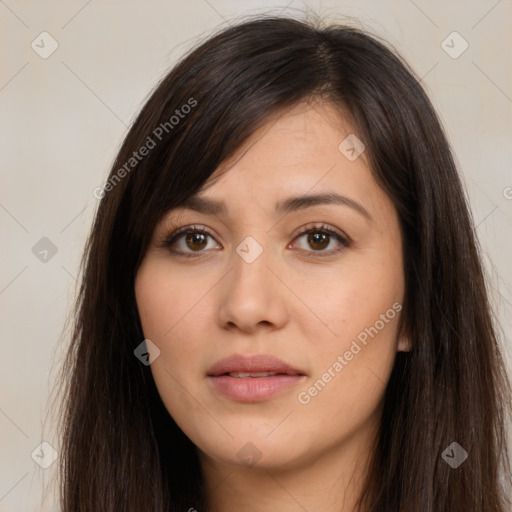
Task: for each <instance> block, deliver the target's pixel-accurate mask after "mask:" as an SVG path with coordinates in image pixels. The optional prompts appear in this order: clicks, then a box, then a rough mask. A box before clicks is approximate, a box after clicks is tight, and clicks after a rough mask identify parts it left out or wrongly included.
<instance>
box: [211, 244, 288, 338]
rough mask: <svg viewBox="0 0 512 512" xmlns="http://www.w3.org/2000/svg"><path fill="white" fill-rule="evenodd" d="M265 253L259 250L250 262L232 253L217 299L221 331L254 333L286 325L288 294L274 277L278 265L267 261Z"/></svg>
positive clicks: (277, 272)
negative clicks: (230, 265) (230, 264)
mask: <svg viewBox="0 0 512 512" xmlns="http://www.w3.org/2000/svg"><path fill="white" fill-rule="evenodd" d="M269 253H270V251H265V250H263V252H262V253H261V254H260V255H259V256H258V257H257V258H256V259H255V260H254V261H251V258H244V257H242V256H240V255H239V254H238V253H237V252H235V253H234V254H233V257H232V265H233V266H232V269H231V271H230V272H228V275H227V276H226V277H225V278H224V279H223V283H222V292H221V294H220V297H219V310H218V317H219V322H220V324H221V326H222V327H223V328H224V329H231V330H232V329H239V330H241V331H244V332H246V333H254V332H256V331H257V330H258V329H262V328H263V329H267V330H275V329H280V328H282V327H283V326H284V325H285V324H286V323H287V322H288V316H289V313H288V309H287V307H286V300H287V298H289V297H288V296H289V295H290V293H291V292H290V291H289V290H287V288H286V286H285V284H283V281H282V280H281V279H279V278H278V277H277V275H278V274H279V271H278V270H277V268H278V267H279V266H278V265H276V264H275V262H272V261H270V260H271V258H270V254H269ZM240 254H243V253H240ZM287 293H288V295H287ZM262 326H263V327H262Z"/></svg>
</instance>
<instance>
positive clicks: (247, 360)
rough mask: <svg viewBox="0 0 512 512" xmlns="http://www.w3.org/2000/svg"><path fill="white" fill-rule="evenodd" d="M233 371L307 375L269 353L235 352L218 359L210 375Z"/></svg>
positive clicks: (209, 371)
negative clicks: (244, 353)
mask: <svg viewBox="0 0 512 512" xmlns="http://www.w3.org/2000/svg"><path fill="white" fill-rule="evenodd" d="M232 372H246V373H256V372H270V373H283V374H286V375H305V373H304V372H302V371H301V370H298V369H297V368H294V367H293V366H291V365H289V364H287V363H285V362H284V361H282V360H281V359H278V358H277V357H274V356H271V355H268V354H254V355H241V354H233V355H231V356H228V357H225V358H224V359H220V360H219V361H217V362H216V363H215V364H214V365H213V366H212V367H211V368H210V369H209V370H208V375H209V376H210V377H217V376H219V375H224V374H227V373H232Z"/></svg>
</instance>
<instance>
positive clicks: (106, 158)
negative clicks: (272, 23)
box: [0, 0, 512, 512]
mask: <svg viewBox="0 0 512 512" xmlns="http://www.w3.org/2000/svg"><path fill="white" fill-rule="evenodd" d="M447 4H448V2H445V1H441V0H436V1H431V2H427V1H425V0H415V1H412V0H395V1H379V0H371V1H370V0H367V1H355V0H354V1H345V0H330V1H323V2H322V1H308V2H296V1H293V0H292V1H291V2H289V3H288V4H286V3H284V2H271V1H265V2H264V1H245V2H236V1H229V0H208V1H206V0H192V1H188V2H185V1H182V2H179V1H166V2H164V1H161V0H160V1H157V0H151V1H123V2H120V1H118V2H112V1H105V0H102V1H100V0H92V1H86V0H81V1H75V0H73V1H67V2H64V1H62V2H55V1H46V2H44V3H43V2H37V3H36V2H35V1H34V2H30V1H22V0H19V1H16V0H5V1H4V0H0V20H1V22H0V23H1V25H0V44H1V48H2V57H3V58H2V62H1V69H0V118H1V120H2V122H1V127H2V128H1V129H2V132H1V133H2V137H1V142H0V144H1V147H0V155H1V170H2V175H1V178H2V188H1V190H0V222H1V224H0V225H1V236H2V256H1V258H2V259H1V263H2V265H1V273H0V307H1V310H0V311H1V329H2V357H1V376H2V377H1V379H2V380H1V382H2V386H1V397H0V431H1V433H2V435H1V453H2V455H1V461H2V462H1V468H0V475H1V478H0V511H2V512H21V511H23V512H25V511H28V510H45V511H50V510H52V511H53V510H58V506H57V504H56V502H55V499H54V496H53V491H52V489H51V487H50V488H48V489H47V490H46V496H47V497H46V500H45V501H44V503H42V502H41V500H42V498H41V497H42V495H43V485H44V484H45V483H48V482H50V481H51V477H52V475H53V474H54V470H55V468H56V464H53V465H52V466H50V467H49V468H48V469H46V470H43V469H41V468H40V467H39V466H38V465H37V464H36V463H35V462H34V460H33V459H32V458H31V453H32V451H33V450H34V449H35V448H36V447H37V446H38V445H39V444H40V443H41V441H43V440H44V441H47V442H49V443H50V444H51V445H52V446H53V447H55V449H56V450H58V449H59V442H58V439H56V437H55V435H54V433H53V430H52V429H53V427H54V425H52V421H51V418H47V410H48V399H49V392H50V389H51V386H52V382H53V380H54V378H55V374H56V373H57V372H58V368H59V366H58V365H59V362H60V361H61V358H62V354H63V346H64V343H65V340H62V339H60V337H61V331H62V327H63V323H64V320H65V318H66V315H67V313H68V312H69V309H70V306H71V300H72V297H73V294H74V286H75V283H76V279H77V274H78V262H79V257H80V254H81V251H82V248H83V244H84V241H85V237H86V234H87V232H88V229H89V226H90V223H91V220H92V216H93V212H94V210H95V208H96V207H97V200H96V199H95V197H94V196H93V190H94V188H95V187H97V186H99V185H101V184H102V183H103V181H104V180H105V178H106V176H107V173H108V170H109V167H110V165H111V163H112V160H113V158H114V155H115V153H116V151H117V149H118V146H119V144H120V142H121V141H122V139H123V136H124V135H125V133H126V131H127V127H128V126H129V124H130V122H131V121H132V120H133V118H134V116H135V114H136V113H137V112H138V110H139V108H140V107H141V106H142V104H143V102H144V101H145V99H146V98H147V96H148V94H149V92H150V91H151V89H152V88H153V86H154V85H155V84H156V83H157V81H158V79H159V78H160V77H161V76H162V75H163V74H164V73H165V72H166V70H168V69H169V68H170V67H171V66H172V64H173V63H174V62H175V60H176V58H177V57H178V56H179V55H181V54H182V53H183V52H184V51H185V50H186V49H188V48H189V47H191V46H192V45H194V44H195V42H196V41H197V40H198V38H200V37H201V38H202V37H204V36H205V35H206V34H207V33H208V32H209V31H211V30H212V29H214V28H218V27H219V26H221V25H225V24H227V23H229V21H230V20H232V19H233V18H234V17H237V16H240V15H245V14H255V13H258V12H268V11H272V12H274V13H289V14H292V15H296V16H300V14H301V11H303V10H304V9H306V8H310V9H312V10H313V11H314V12H316V13H318V14H320V15H321V16H326V17H328V18H333V19H336V20H339V21H342V20H343V16H350V17H354V18H357V19H358V20H359V22H358V23H359V26H362V27H364V28H367V29H370V30H371V31H373V32H374V33H377V34H380V35H382V36H383V37H384V38H385V39H387V40H388V41H389V42H390V43H392V44H393V45H394V46H395V47H396V48H397V49H398V50H399V51H400V52H401V53H402V54H403V55H404V57H405V58H406V59H407V60H408V61H409V62H410V63H411V65H412V67H413V68H414V69H415V70H416V72H417V73H418V74H419V76H421V77H423V83H424V84H425V86H426V88H427V90H428V92H429V94H430V97H431V98H432V100H433V102H434V105H435V106H436V107H437V109H438V111H439V112H440V113H441V117H442V119H443V122H444V124H445V126H446V129H447V132H448V135H449V138H450V140H451V142H452V144H453V147H454V150H455V153H456V156H457V159H458V162H459V164H460V168H461V169H462V171H463V175H464V179H465V182H466V186H467V190H468V194H469V197H470V200H471V204H472V209H473V215H474V219H475V223H476V225H477V226H478V228H477V232H478V235H479V237H480V240H481V244H482V248H483V252H484V254H485V258H486V262H487V264H488V269H489V272H490V275H491V280H490V287H491V290H492V295H493V301H494V302H495V304H496V311H497V312H498V315H499V319H500V321H501V324H502V326H503V331H504V336H505V340H506V341H504V348H505V351H506V357H507V360H508V364H509V367H512V348H511V332H512V308H511V305H512V268H511V265H510V261H511V259H512V258H511V257H512V236H511V234H512V233H511V228H510V226H511V223H512V175H511V172H510V169H511V161H512V158H511V150H510V147H511V144H510V142H511V135H512V122H511V119H512V66H511V60H510V48H511V47H512V30H511V28H512V27H511V19H512V5H511V2H510V1H507V0H499V1H496V0H485V1H483V0H482V1H473V2H463V1H453V2H450V3H449V4H448V5H447ZM43 31H46V32H48V33H49V34H51V36H52V37H53V38H54V39H55V40H56V41H57V43H58V45H59V46H58V49H57V50H56V51H55V52H54V53H53V54H52V55H51V56H49V57H48V58H47V59H43V58H41V57H40V56H39V55H38V53H36V51H34V50H33V49H32V47H31V43H32V41H34V40H35V41H36V43H37V42H38V41H39V45H40V46H42V44H41V43H40V40H41V38H40V37H38V36H39V34H41V32H43ZM453 31H457V32H458V33H459V34H460V35H461V36H462V38H464V40H466V41H467V43H468V44H469V47H468V49H467V50H466V51H465V52H464V53H463V54H462V55H460V56H459V57H458V58H456V59H454V58H452V57H450V56H449V55H448V54H447V53H446V52H445V51H444V50H443V47H442V41H443V40H445V39H446V38H447V36H448V35H449V34H451V33H452V32H453ZM45 37H47V36H45ZM451 37H452V39H453V36H451ZM455 37H456V39H454V43H453V46H454V48H455V50H457V49H460V48H461V46H460V44H462V40H460V39H457V37H458V36H455ZM45 41H46V43H45V48H46V49H48V48H49V47H50V46H49V39H45ZM448 41H451V39H448ZM449 44H451V43H449ZM452 51H454V50H452ZM42 237H47V238H48V239H50V240H51V241H52V243H53V244H54V245H55V246H56V248H57V253H56V254H55V255H54V256H52V257H51V258H50V257H49V256H48V261H47V262H42V261H40V260H39V259H38V258H37V257H36V255H34V254H33V252H32V248H33V246H34V245H35V244H36V243H37V242H38V241H39V240H40V239H41V238H42ZM45 450H46V451H44V457H46V459H45V460H47V458H48V457H49V456H50V455H49V452H48V448H46V449H45ZM36 459H37V457H36Z"/></svg>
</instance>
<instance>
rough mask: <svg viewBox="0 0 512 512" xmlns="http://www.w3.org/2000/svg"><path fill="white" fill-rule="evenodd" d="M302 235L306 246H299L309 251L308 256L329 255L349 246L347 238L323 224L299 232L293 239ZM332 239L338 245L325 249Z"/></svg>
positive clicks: (297, 238)
mask: <svg viewBox="0 0 512 512" xmlns="http://www.w3.org/2000/svg"><path fill="white" fill-rule="evenodd" d="M302 237H306V244H305V245H306V247H300V249H301V250H303V251H304V252H306V253H310V254H308V256H320V257H322V256H331V255H333V254H335V253H338V252H340V251H342V250H343V249H345V248H346V247H349V246H350V241H349V240H348V238H346V237H344V236H342V235H341V234H340V233H338V232H337V231H334V230H332V229H330V228H328V227H327V226H325V225H323V224H322V225H321V226H316V227H312V228H310V229H307V230H305V231H303V232H302V233H299V234H298V235H297V236H296V238H295V239H296V240H299V239H300V238H302ZM333 240H334V241H335V242H337V244H338V246H337V247H336V246H335V247H334V248H332V249H327V248H328V247H329V245H330V244H331V242H332V241H333ZM315 253H318V254H315Z"/></svg>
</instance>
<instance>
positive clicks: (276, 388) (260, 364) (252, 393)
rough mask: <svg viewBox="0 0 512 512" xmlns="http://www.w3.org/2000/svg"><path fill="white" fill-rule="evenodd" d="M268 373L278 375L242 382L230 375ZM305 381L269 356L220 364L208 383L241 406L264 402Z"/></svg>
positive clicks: (234, 358)
mask: <svg viewBox="0 0 512 512" xmlns="http://www.w3.org/2000/svg"><path fill="white" fill-rule="evenodd" d="M235 372H243V373H260V372H269V373H275V374H278V375H271V376H266V377H247V378H240V377H235V376H230V375H228V374H229V373H235ZM305 379H306V374H305V373H304V372H303V371H301V370H299V369H297V368H294V367H293V366H291V365H290V364H288V363H285V362H284V361H282V360H281V359H278V358H276V357H274V356H271V355H268V354H254V355H239V354H234V355H232V356H229V357H226V358H224V359H221V360H219V361H217V362H216V363H215V364H214V365H213V366H212V367H211V368H210V369H209V370H208V375H207V380H208V382H209V383H210V385H211V386H212V387H213V389H215V391H217V392H218V393H220V394H221V395H223V396H225V397H227V398H230V399H231V400H235V401H239V402H261V401H264V400H268V399H269V398H271V397H273V396H275V395H277V394H280V393H283V392H284V391H286V390H289V389H290V388H291V387H293V386H295V385H297V384H299V383H301V382H302V381H303V380H305Z"/></svg>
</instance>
